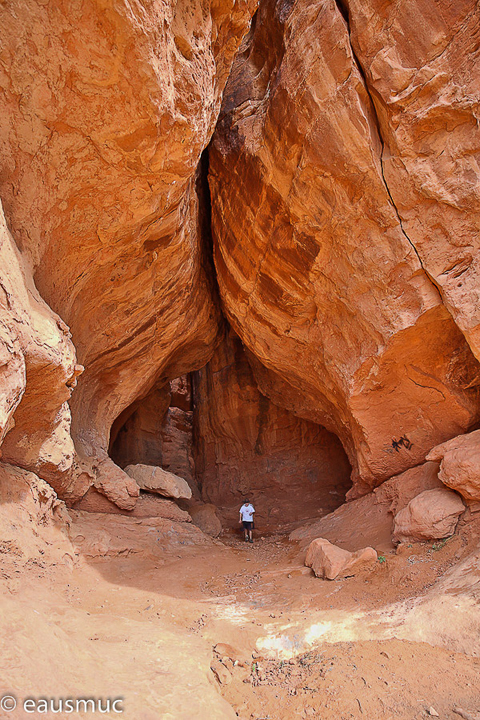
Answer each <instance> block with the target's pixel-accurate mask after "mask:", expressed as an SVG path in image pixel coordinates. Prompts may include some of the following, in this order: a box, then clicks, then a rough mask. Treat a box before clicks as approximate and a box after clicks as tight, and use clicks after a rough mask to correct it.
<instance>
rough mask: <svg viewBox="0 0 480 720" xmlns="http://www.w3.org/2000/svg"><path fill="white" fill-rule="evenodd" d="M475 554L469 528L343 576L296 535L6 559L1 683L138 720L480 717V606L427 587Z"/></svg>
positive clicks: (230, 537) (416, 546) (233, 538)
mask: <svg viewBox="0 0 480 720" xmlns="http://www.w3.org/2000/svg"><path fill="white" fill-rule="evenodd" d="M467 551H468V548H465V546H464V544H463V543H462V538H461V537H458V538H453V539H452V540H450V541H448V543H446V544H445V545H443V546H442V547H441V548H439V549H438V550H434V549H432V547H431V546H427V545H425V546H422V545H415V546H412V547H409V548H406V549H405V552H403V553H400V554H394V553H392V554H389V555H386V556H385V560H384V562H381V563H378V564H377V566H375V567H374V568H373V569H371V570H368V571H364V572H363V573H362V574H361V575H359V576H357V577H354V578H348V579H345V580H341V581H333V582H329V581H322V580H319V579H317V578H315V577H314V576H313V575H312V574H311V573H310V571H309V570H307V569H306V568H305V567H304V566H303V555H302V552H301V550H300V548H299V546H298V545H297V544H295V543H292V542H290V541H288V538H287V536H271V537H268V538H265V539H263V540H258V541H257V542H255V543H254V544H253V545H249V544H245V543H243V542H241V541H240V540H239V539H237V538H236V537H234V536H228V537H226V538H225V539H224V542H223V543H218V544H215V545H211V546H205V547H195V546H193V547H192V546H189V547H178V548H177V549H176V550H175V553H174V554H172V553H170V555H169V557H168V558H167V559H165V558H163V559H162V563H163V564H161V563H160V562H156V561H155V559H152V558H150V559H148V558H143V559H142V558H141V557H139V556H138V555H131V556H129V557H123V556H120V557H115V558H105V559H103V560H100V561H98V560H97V561H90V562H89V563H86V562H82V563H80V564H79V565H77V566H76V567H75V568H74V569H73V570H71V569H69V568H65V567H56V568H47V567H46V568H44V569H41V570H39V568H38V567H32V568H30V570H29V571H28V572H26V573H25V572H24V573H23V574H22V575H21V576H18V577H15V571H14V570H13V569H12V566H9V568H8V569H6V570H5V573H4V574H6V575H8V577H4V585H5V594H4V597H3V603H4V604H3V607H4V611H5V613H7V615H8V617H9V618H10V633H9V636H8V638H7V639H8V642H5V634H4V636H3V640H4V642H3V645H2V653H3V654H2V658H3V664H4V678H3V681H4V684H5V686H6V687H7V686H8V688H10V689H12V690H14V691H15V693H16V694H17V695H19V696H22V695H24V694H27V693H30V694H35V693H39V694H45V693H49V694H51V695H54V696H58V695H61V693H68V694H72V693H77V694H84V693H86V692H88V693H89V694H95V693H97V694H103V695H105V696H110V695H111V694H112V693H113V694H117V695H121V696H122V697H124V699H125V712H124V714H123V716H124V717H126V718H131V719H132V720H138V719H139V718H141V720H148V719H149V718H162V719H163V720H170V719H171V718H173V719H175V720H177V718H178V719H180V718H185V720H187V718H188V720H192V719H193V718H195V720H197V718H199V719H202V718H205V719H207V718H208V720H210V719H211V718H213V719H214V718H217V717H218V718H229V717H232V718H234V717H235V716H236V715H235V713H237V717H241V718H244V719H245V720H246V719H247V718H249V719H252V720H253V719H255V720H260V719H261V718H271V719H273V720H288V719H289V718H303V717H306V718H307V717H314V718H321V719H322V720H341V719H342V718H362V719H363V718H368V719H369V720H375V719H376V718H395V719H397V718H399V719H402V720H414V719H415V720H416V719H417V718H425V717H432V716H433V717H436V715H435V713H438V716H439V717H441V718H451V719H452V720H453V719H455V720H458V718H459V717H460V716H459V715H458V714H456V713H455V712H454V707H457V706H460V707H461V708H463V709H464V710H465V711H466V712H470V713H475V712H480V691H479V686H478V678H479V677H480V673H479V671H480V661H479V660H478V657H476V656H475V654H476V653H477V651H478V640H477V638H478V632H476V631H475V628H474V621H475V618H477V619H478V605H475V602H474V599H472V597H474V596H472V595H471V594H470V595H469V596H468V603H470V604H468V603H467V600H465V598H464V596H463V595H462V596H459V595H458V593H457V594H455V593H453V592H451V593H450V594H449V593H443V594H441V595H438V597H435V598H434V602H433V601H431V602H430V601H429V600H428V593H429V592H430V590H429V588H431V587H435V584H436V583H437V584H438V582H439V578H440V579H441V578H442V577H443V576H444V575H445V573H447V574H448V572H450V570H449V568H450V567H452V566H453V563H455V562H459V561H461V560H462V558H463V556H464V555H465V554H466V553H467ZM465 597H466V596H465ZM462 602H463V603H467V605H468V607H467V605H464V606H462V607H461V608H460V609H459V611H458V612H459V613H460V611H461V613H462V618H463V623H464V625H465V622H466V619H469V622H470V625H468V624H467V625H465V627H463V635H462V634H461V633H460V629H458V628H456V627H455V626H454V625H453V627H452V611H453V608H454V605H452V603H454V604H455V603H457V605H458V603H462ZM429 603H430V604H429ZM422 613H423V615H422ZM475 613H476V615H475ZM422 617H423V620H422V621H421V622H420V621H419V618H422ZM425 617H427V618H429V620H428V622H425V621H424V619H425ZM449 626H450V627H451V628H452V630H453V631H454V632H453V637H454V638H455V640H452V641H450V639H449V636H448V627H449ZM439 628H441V630H439ZM457 630H458V632H457ZM475 632H476V635H475ZM442 633H443V635H442ZM469 637H471V644H470V645H468V638H469ZM32 638H35V640H34V641H33V640H32ZM462 638H463V640H462ZM462 642H463V645H462ZM12 648H14V650H12ZM214 648H217V652H215V651H214ZM209 666H212V668H213V674H212V673H211V672H210V671H209V670H208V668H209ZM52 668H54V669H55V671H54V672H52ZM218 693H221V695H223V697H224V699H225V701H226V702H225V704H222V702H221V701H220V698H219V697H218ZM227 703H228V705H227ZM231 708H233V709H234V711H235V712H234V711H233V710H232V709H231ZM42 716H43V717H49V716H48V715H42ZM78 716H82V715H81V714H80V715H78ZM85 716H86V715H85ZM0 717H7V715H4V716H3V715H0ZM8 717H27V715H25V716H22V715H21V714H20V715H19V714H17V715H13V714H11V713H10V714H8ZM51 717H58V714H57V715H52V716H51ZM104 717H105V715H104ZM107 717H108V715H107ZM112 717H114V715H112ZM117 717H118V715H117Z"/></svg>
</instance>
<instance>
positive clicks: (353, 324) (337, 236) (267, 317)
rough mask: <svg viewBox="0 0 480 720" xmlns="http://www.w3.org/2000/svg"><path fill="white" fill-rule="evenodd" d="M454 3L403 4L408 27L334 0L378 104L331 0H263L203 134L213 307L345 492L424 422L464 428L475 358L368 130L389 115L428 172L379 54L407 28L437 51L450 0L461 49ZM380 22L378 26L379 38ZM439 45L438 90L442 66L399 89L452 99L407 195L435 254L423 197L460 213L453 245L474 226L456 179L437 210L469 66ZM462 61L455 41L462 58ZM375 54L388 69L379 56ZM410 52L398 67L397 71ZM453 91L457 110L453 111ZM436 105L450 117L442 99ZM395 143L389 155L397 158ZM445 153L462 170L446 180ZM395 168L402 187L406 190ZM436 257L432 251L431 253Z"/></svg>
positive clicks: (404, 455)
mask: <svg viewBox="0 0 480 720" xmlns="http://www.w3.org/2000/svg"><path fill="white" fill-rule="evenodd" d="M436 5H439V6H440V7H442V8H443V6H444V5H445V6H446V5H447V4H446V3H443V2H439V3H436ZM470 5H472V3H470ZM470 5H468V7H467V4H466V3H462V4H461V8H455V9H454V10H453V9H450V10H449V9H448V8H449V7H450V6H448V7H447V8H446V9H445V13H444V16H442V17H443V19H442V21H441V22H440V20H438V19H437V18H436V17H435V16H434V11H433V10H432V11H431V12H430V11H425V12H423V14H422V13H420V11H419V14H420V17H421V28H422V32H421V33H420V35H419V36H418V38H417V36H416V35H415V40H412V37H411V36H412V33H411V32H407V31H405V27H404V23H403V24H401V23H399V24H398V27H397V25H396V24H395V17H396V16H395V13H396V12H397V10H396V9H394V6H393V5H391V4H381V3H373V6H374V7H372V4H371V3H368V4H367V3H365V2H360V1H359V2H353V3H352V4H351V8H350V9H351V16H352V23H353V28H354V34H353V37H354V38H356V45H357V46H358V47H359V50H360V49H361V50H362V52H363V53H364V55H365V57H367V55H368V62H369V63H370V65H371V67H372V68H373V66H374V64H375V62H377V64H378V67H379V68H380V77H377V76H375V77H377V80H376V82H377V83H378V86H379V88H380V90H382V92H383V93H384V95H385V94H388V93H390V94H389V95H388V98H389V102H390V106H389V110H390V115H388V114H387V113H386V112H383V113H382V111H381V108H380V107H379V106H380V104H381V98H380V99H379V98H378V97H377V95H378V93H377V91H376V90H375V89H374V88H373V89H372V88H371V87H370V85H369V84H368V77H369V75H368V73H367V84H366V83H365V78H364V75H363V70H362V67H361V66H359V64H358V63H357V60H356V58H355V54H354V51H353V49H352V45H351V41H350V35H349V28H348V25H347V23H346V21H345V19H344V11H343V12H342V11H341V9H340V8H339V7H337V5H336V4H335V2H333V0H320V2H313V1H312V0H299V2H296V3H294V4H286V3H275V2H273V0H265V2H263V3H261V5H260V9H259V11H258V14H257V16H256V18H255V23H254V25H253V28H252V32H251V33H250V35H249V37H248V38H247V39H246V40H245V42H244V43H243V45H242V48H241V51H240V52H239V54H238V56H237V58H236V60H235V63H234V67H233V70H232V74H231V76H230V79H229V82H228V85H227V88H226V93H225V99H224V104H223V108H222V113H221V116H220V120H219V124H218V126H217V130H216V133H215V136H214V142H213V146H212V149H211V153H210V186H211V194H212V198H213V199H214V202H213V205H212V213H213V219H212V225H213V233H214V241H215V248H214V252H215V265H216V270H217V276H218V282H219V286H220V292H221V296H222V301H223V305H224V308H225V312H226V314H227V317H228V319H229V321H230V323H231V324H232V326H233V328H234V329H235V331H236V332H237V333H238V334H239V335H240V337H241V339H242V341H243V342H244V344H245V346H246V347H247V348H248V349H249V350H250V351H251V352H252V354H253V355H254V356H255V358H256V361H257V362H255V360H254V361H253V365H254V368H255V374H256V378H257V381H258V383H259V386H260V388H261V390H262V392H264V393H265V394H267V395H269V396H270V397H271V398H272V399H273V400H274V401H275V402H277V403H281V404H282V405H284V406H285V407H288V408H290V409H291V410H293V411H294V412H296V413H297V414H298V415H300V416H301V417H305V418H308V419H310V420H313V421H315V422H318V423H321V424H323V425H324V426H325V427H327V428H328V429H329V430H331V431H334V432H335V433H337V434H338V436H339V437H340V438H341V440H342V442H343V444H344V446H345V448H346V450H347V452H348V454H349V457H350V460H351V463H352V466H353V469H354V480H355V489H354V492H353V494H355V493H360V492H365V491H366V490H367V489H368V487H371V486H374V485H376V484H378V483H379V482H381V481H382V480H384V479H386V478H387V477H389V476H391V475H392V474H395V473H398V472H401V471H403V470H405V469H406V468H408V467H411V466H414V465H416V464H418V463H419V462H422V461H423V459H424V458H425V454H426V453H427V452H428V450H429V448H431V447H432V446H433V445H434V444H435V442H436V438H447V437H451V436H452V435H456V434H458V433H461V432H464V431H465V430H466V429H467V428H468V427H469V426H470V425H471V424H472V423H473V422H475V421H476V420H477V419H478V385H479V375H478V369H479V366H478V363H477V361H476V360H475V358H474V355H473V354H472V352H471V349H470V348H469V346H468V345H467V342H466V341H465V338H464V336H463V335H462V333H461V332H460V330H459V327H458V326H457V325H456V324H455V322H454V317H455V319H456V318H457V315H456V314H455V313H454V317H452V314H451V303H450V302H447V300H446V299H445V303H444V301H443V296H445V292H444V290H443V288H442V287H441V286H440V285H439V284H438V283H437V282H436V281H435V279H434V278H433V275H434V273H433V272H432V270H431V269H430V268H429V267H428V266H427V267H426V268H425V267H424V266H423V264H422V259H423V256H424V255H425V252H426V251H425V252H423V253H422V252H421V251H420V250H417V248H416V247H415V244H414V241H412V239H411V238H410V237H409V236H408V235H407V234H406V230H405V228H404V227H403V221H401V218H400V217H399V214H398V213H399V210H398V209H397V207H396V205H395V204H394V202H393V200H392V194H394V193H395V190H397V191H398V193H399V192H400V191H399V190H398V188H399V187H400V186H402V187H403V175H402V174H401V173H399V174H398V180H397V185H398V187H397V185H395V187H394V188H392V190H391V189H390V186H389V182H390V178H391V176H392V173H393V169H392V167H393V165H392V163H390V166H389V170H388V172H387V169H386V166H385V167H384V159H385V158H384V153H385V152H386V146H385V145H384V139H383V134H382V132H383V131H382V128H383V126H384V124H385V123H388V122H390V124H391V126H392V127H395V128H397V130H398V132H397V133H396V134H394V133H393V130H392V131H391V135H392V137H395V142H396V143H397V144H399V145H400V146H401V148H402V149H401V153H402V155H401V157H403V156H406V157H407V156H408V158H413V159H412V160H411V163H410V165H409V167H412V168H416V169H417V171H418V169H419V168H421V167H424V166H425V167H427V169H428V168H429V169H428V172H427V171H426V175H429V176H430V177H433V176H434V175H435V168H436V167H437V166H440V165H441V162H442V161H441V160H440V159H438V162H437V161H435V163H433V164H432V162H431V161H429V162H430V164H429V162H427V161H426V160H425V151H426V150H425V148H427V147H430V151H429V152H430V155H435V153H437V154H441V148H440V146H442V148H444V143H443V140H442V139H441V138H442V137H443V138H444V136H443V135H441V134H440V135H439V136H438V138H437V137H436V136H435V138H434V139H433V138H432V139H431V140H430V139H429V138H428V137H427V129H428V124H427V125H426V126H425V127H424V126H422V124H421V120H420V119H418V118H417V119H418V123H417V125H415V122H416V121H414V115H415V113H417V110H418V109H419V108H420V106H419V105H418V103H417V104H415V103H414V102H413V100H412V103H413V104H412V105H411V107H410V109H409V113H410V114H409V115H408V117H405V118H403V116H402V118H403V119H402V121H401V122H402V123H403V122H404V123H406V125H407V126H408V128H409V131H410V134H406V133H405V132H404V131H403V130H402V127H403V126H401V123H400V125H399V122H400V120H398V117H399V116H398V117H397V115H394V109H396V108H397V103H399V105H398V108H399V112H400V109H401V106H402V103H401V101H400V100H399V99H398V96H397V95H395V93H396V92H397V90H398V91H399V92H400V88H399V82H400V75H401V74H400V71H399V74H398V77H397V76H395V72H396V69H397V66H398V65H400V64H401V62H400V60H402V58H403V60H402V62H403V65H406V64H408V62H407V61H410V56H409V48H410V47H411V46H413V48H414V49H415V52H417V51H418V52H417V54H418V53H420V50H422V52H424V56H425V57H426V56H427V55H428V57H433V55H434V50H435V52H438V53H441V52H442V48H443V47H444V46H445V47H446V43H447V42H448V38H450V37H453V32H454V31H453V29H451V30H449V31H448V32H446V30H445V26H446V24H448V21H449V17H450V15H452V18H453V21H454V26H455V27H457V26H458V27H460V26H461V27H462V28H463V30H462V32H464V34H466V36H468V37H469V38H470V40H469V41H468V43H467V44H466V48H467V50H468V48H470V47H471V45H472V43H473V40H472V38H474V37H476V35H475V32H476V31H474V29H473V28H472V25H471V22H473V20H472V21H471V20H470V16H469V12H470ZM377 6H378V7H377ZM416 7H417V6H416V4H415V3H413V4H412V8H410V5H409V6H408V11H407V10H405V17H404V18H403V20H405V18H406V17H407V14H408V16H409V17H417V14H416V12H417V11H416V10H415V9H413V8H416ZM395 8H396V6H395ZM412 13H413V15H412ZM387 15H388V17H387ZM377 16H378V18H379V19H378V18H377ZM372 17H375V18H376V19H375V22H372V21H371V18H372ZM402 17H403V16H402ZM461 18H463V20H462V19H461ZM403 20H402V22H403ZM391 21H392V22H391ZM390 22H391V24H390ZM405 22H406V20H405ZM439 23H440V24H442V23H443V25H442V27H443V29H444V33H443V35H441V34H439V31H438V28H439ZM392 26H393V30H392ZM424 26H425V27H424ZM380 30H382V33H383V35H382V38H381V39H380V40H378V34H379V33H380ZM437 31H438V32H437ZM355 32H356V34H355ZM469 33H470V34H469ZM413 34H415V33H413ZM385 38H386V41H388V43H390V44H389V45H388V48H389V50H388V51H386V52H385V53H384V51H383V50H382V47H381V46H382V42H383V40H384V39H385ZM362 43H363V45H362ZM388 43H387V44H388ZM422 43H423V45H422ZM354 44H355V43H354ZM457 44H458V43H457V40H455V42H454V44H453V45H452V49H453V47H454V46H455V47H457ZM427 46H428V47H427ZM457 52H458V51H457ZM414 54H415V53H414ZM420 54H421V53H420ZM398 58H400V60H399V59H398ZM397 60H398V62H397ZM439 62H440V60H439ZM441 62H444V63H446V65H445V68H447V67H448V63H449V62H450V64H451V70H452V74H454V76H455V77H456V78H459V82H460V80H461V81H462V82H461V83H460V84H459V85H455V84H454V83H451V84H450V85H449V87H450V90H451V93H450V95H448V94H447V95H445V94H443V95H441V96H440V97H437V96H436V95H435V92H434V90H433V88H435V87H437V86H438V84H439V83H440V85H441V86H442V87H444V86H445V84H448V83H447V78H442V79H438V78H437V79H435V78H433V77H432V78H431V87H430V89H429V86H428V84H427V85H425V87H423V86H422V88H420V84H419V83H420V79H419V80H418V83H417V84H418V86H419V89H418V92H417V91H416V94H415V93H414V97H415V98H417V99H418V93H423V96H425V97H426V96H429V100H428V102H429V103H430V105H432V106H435V108H436V110H432V116H434V115H435V112H436V113H437V116H438V120H437V125H440V124H441V122H442V120H441V118H442V114H441V110H442V108H444V109H445V107H446V105H448V103H449V102H454V105H455V111H454V115H455V119H454V120H452V127H453V126H455V127H456V126H457V123H461V122H463V123H464V126H463V127H462V129H461V130H460V129H458V131H456V132H457V133H458V134H459V144H458V146H454V145H451V144H450V140H449V141H448V144H447V148H448V151H447V160H446V164H445V166H444V168H443V174H442V175H441V176H440V175H439V176H438V178H437V181H438V183H440V184H442V186H443V190H442V192H443V193H444V197H443V196H442V197H439V196H435V195H434V194H433V193H430V195H429V199H428V202H427V201H426V204H427V205H428V208H429V209H428V211H427V209H426V207H425V208H424V207H423V206H422V207H418V208H417V209H416V211H415V217H416V218H419V217H422V218H423V219H424V224H423V226H422V227H423V230H422V232H423V243H424V246H425V247H427V246H428V247H429V248H432V253H433V254H436V256H437V257H443V256H444V255H445V246H444V244H443V238H444V231H443V230H442V229H441V228H440V227H437V225H435V220H434V217H435V213H434V210H433V209H432V213H430V208H433V205H434V204H435V203H439V213H440V215H441V216H442V218H443V219H442V222H443V223H444V224H447V225H449V228H450V229H449V232H450V233H451V236H452V237H453V236H455V235H456V234H457V228H459V227H460V228H461V232H460V237H459V238H458V239H457V244H458V245H459V244H462V245H465V246H467V245H469V246H470V245H472V246H473V245H474V244H475V243H476V242H478V235H474V234H473V230H472V227H473V226H472V224H471V222H473V216H472V218H471V221H470V219H469V212H468V209H469V208H470V209H473V205H472V199H473V197H474V190H473V187H472V189H471V191H470V188H471V185H470V184H467V186H466V187H465V188H464V196H465V198H466V195H468V196H469V200H468V202H467V201H466V199H465V207H464V210H465V212H464V214H463V216H462V217H463V224H461V225H460V226H457V225H455V224H452V223H453V221H452V212H453V215H455V216H456V214H457V211H456V210H453V209H452V208H451V207H450V205H448V203H447V197H446V195H447V194H448V192H449V188H450V187H451V185H452V183H453V184H456V185H457V187H458V188H459V187H460V186H461V185H464V184H465V182H464V181H462V179H461V178H462V177H465V178H466V176H464V175H463V172H464V171H465V173H467V175H468V173H470V175H468V176H469V177H470V176H471V182H472V183H474V182H475V179H476V177H477V176H476V175H475V177H474V176H473V175H472V174H471V173H472V172H473V169H471V168H473V165H474V160H473V157H470V156H469V149H468V148H471V147H473V145H472V143H474V139H473V134H472V130H473V127H472V122H473V121H472V114H471V113H472V109H473V107H474V105H473V100H472V98H470V96H469V93H470V90H471V88H472V86H473V85H475V83H476V82H477V81H476V80H475V79H473V76H471V78H470V80H471V81H468V82H467V80H466V79H465V78H466V75H465V73H464V71H463V70H460V67H459V63H458V62H457V61H455V59H454V57H453V56H451V55H450V49H449V50H448V54H446V55H443V56H442V61H441ZM472 62H473V60H472V59H471V58H469V60H468V67H469V68H470V66H471V65H472ZM395 63H396V64H395ZM392 64H393V70H391V71H390V70H389V69H388V68H387V67H386V66H387V65H392ZM437 64H438V63H437ZM411 66H412V67H411V69H410V70H409V71H408V73H407V71H405V73H404V76H402V77H404V79H405V82H407V80H408V78H409V77H410V78H411V77H413V75H414V63H411ZM375 67H376V66H375ZM432 67H433V66H432ZM435 67H436V66H435ZM365 72H367V71H365ZM371 73H372V77H373V74H374V70H373V69H372V70H371ZM392 74H393V75H394V76H395V77H394V80H395V82H394V81H392ZM467 74H468V73H467ZM407 76H408V77H407ZM422 77H423V76H422ZM477 77H478V76H477ZM424 79H425V81H426V80H427V77H426V76H425V78H424ZM402 87H403V86H402ZM380 90H379V91H378V92H380ZM429 93H430V95H429ZM452 93H453V94H455V98H456V99H454V98H453V95H452ZM372 97H374V99H375V103H374V102H372ZM405 102H406V100H405ZM462 103H463V105H464V106H465V116H464V120H460V115H459V114H458V113H459V112H460V106H461V105H462ZM445 112H446V116H445V117H446V118H450V111H449V110H448V108H447V109H445ZM462 117H463V116H462ZM447 125H448V121H447ZM415 127H418V135H415ZM432 129H435V128H434V127H433V126H432ZM476 137H477V139H478V133H477V136H476ZM444 139H445V138H444ZM452 140H453V138H452ZM437 143H438V144H437ZM442 143H443V144H442ZM469 143H470V145H469ZM444 149H445V148H444ZM392 152H393V150H392ZM456 156H459V157H460V159H459V160H458V163H457V164H455V160H454V158H455V157H456ZM401 157H400V158H397V160H396V161H395V162H396V165H395V167H397V166H401V165H402V161H401ZM430 160H431V158H430ZM455 167H458V168H462V171H461V173H460V177H458V178H456V179H455V181H452V183H450V182H449V180H448V175H449V173H450V172H451V171H452V169H454V168H455ZM469 168H470V169H469ZM477 170H478V168H477ZM402 172H404V171H403V170H402ZM412 172H413V170H412ZM426 175H425V177H426ZM469 183H470V181H469ZM411 185H412V183H411V182H410V185H407V186H406V187H405V189H404V191H403V196H404V197H406V196H407V195H408V196H409V202H410V203H411V205H412V206H413V205H414V204H415V203H416V199H415V196H414V193H413V190H412V189H411ZM477 189H478V185H477ZM439 192H440V191H439ZM398 193H397V194H398ZM458 193H459V194H458V198H459V197H460V190H458ZM424 194H428V183H427V182H425V184H424ZM405 202H407V201H405ZM400 212H401V211H400ZM411 222H412V224H413V219H412V221H411ZM417 226H418V223H417ZM437 230H438V232H437ZM418 232H420V226H418ZM462 252H463V251H462ZM449 263H450V260H449V259H448V260H447V258H446V256H445V264H444V266H442V267H446V265H448V264H449ZM452 272H455V271H452ZM437 285H438V287H437ZM439 290H440V291H439ZM459 292H460V290H459ZM462 328H463V325H462Z"/></svg>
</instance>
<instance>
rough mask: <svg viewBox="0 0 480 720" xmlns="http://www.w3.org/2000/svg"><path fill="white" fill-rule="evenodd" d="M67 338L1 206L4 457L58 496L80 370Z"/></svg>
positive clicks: (0, 429) (69, 455)
mask: <svg viewBox="0 0 480 720" xmlns="http://www.w3.org/2000/svg"><path fill="white" fill-rule="evenodd" d="M70 337H71V336H70V333H69V331H68V328H67V326H66V325H65V323H64V322H63V321H62V320H61V318H60V317H59V316H58V315H56V314H55V313H54V312H52V310H51V309H50V308H49V307H48V305H46V303H45V302H43V300H42V299H41V298H40V296H39V294H38V292H37V289H36V287H35V285H34V283H33V281H32V278H31V275H30V274H29V272H28V270H27V269H26V267H25V263H24V261H23V258H22V255H21V253H20V252H19V251H18V248H17V246H16V245H15V243H14V242H13V239H12V236H11V235H10V233H9V232H8V229H7V227H6V225H5V221H4V217H3V213H2V212H1V206H0V444H2V440H3V445H2V448H1V453H2V456H3V459H4V460H5V461H7V462H10V463H12V464H15V465H20V466H21V467H23V468H25V469H27V470H32V471H34V472H36V473H37V474H38V475H40V476H41V477H42V478H44V479H46V480H48V481H49V482H50V484H52V485H53V486H54V487H55V488H56V489H57V490H59V489H61V488H62V481H61V479H62V477H64V476H65V474H66V473H67V472H68V471H69V470H70V468H71V467H72V463H73V457H74V448H73V443H72V440H71V438H70V434H69V431H70V409H69V406H68V402H67V401H68V399H69V398H70V395H71V392H72V389H73V387H74V386H75V384H76V376H77V374H79V373H80V372H81V370H82V368H81V367H80V366H78V365H76V364H75V349H74V347H73V344H72V342H71V340H70Z"/></svg>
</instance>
